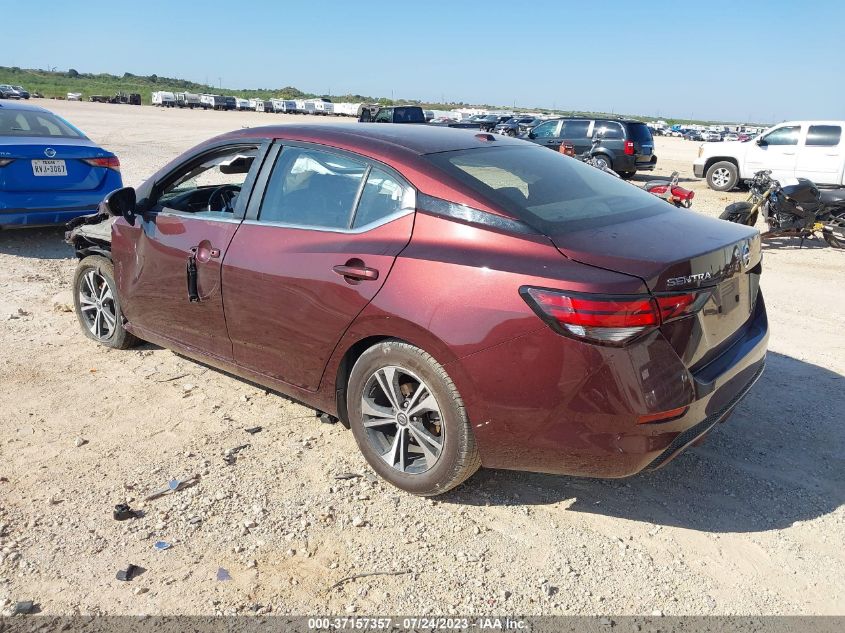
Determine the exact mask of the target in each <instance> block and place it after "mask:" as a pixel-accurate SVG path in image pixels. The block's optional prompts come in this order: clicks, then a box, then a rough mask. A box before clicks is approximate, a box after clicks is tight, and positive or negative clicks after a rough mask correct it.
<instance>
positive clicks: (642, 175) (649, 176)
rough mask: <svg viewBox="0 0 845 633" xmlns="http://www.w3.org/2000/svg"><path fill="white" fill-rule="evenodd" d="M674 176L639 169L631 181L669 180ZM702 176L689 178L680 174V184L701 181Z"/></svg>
mask: <svg viewBox="0 0 845 633" xmlns="http://www.w3.org/2000/svg"><path fill="white" fill-rule="evenodd" d="M671 176H672V173H671V172H670V173H668V174H656V173H654V172H649V171H642V172H640V171H638V172H637V173H636V174H634V175H633V176H631V178H630V179H629V180H630V181H631V182H650V181H652V180H669V178H670V177H671ZM700 181H701V178H687V177H686V176H679V177H678V184H681V183H684V182H700Z"/></svg>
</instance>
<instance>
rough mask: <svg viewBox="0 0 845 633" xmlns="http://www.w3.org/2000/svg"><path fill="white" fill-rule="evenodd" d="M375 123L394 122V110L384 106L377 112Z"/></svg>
mask: <svg viewBox="0 0 845 633" xmlns="http://www.w3.org/2000/svg"><path fill="white" fill-rule="evenodd" d="M373 122H374V123H392V122H393V110H390V109H387V108H383V109H381V110H379V111H378V114H376V118H375V119H373Z"/></svg>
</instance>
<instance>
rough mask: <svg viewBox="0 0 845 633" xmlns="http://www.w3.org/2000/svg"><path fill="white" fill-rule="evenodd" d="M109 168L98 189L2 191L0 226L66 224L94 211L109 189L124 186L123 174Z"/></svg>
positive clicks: (0, 194)
mask: <svg viewBox="0 0 845 633" xmlns="http://www.w3.org/2000/svg"><path fill="white" fill-rule="evenodd" d="M109 171H110V173H108V174H107V175H106V177H105V178H104V179H103V182H102V183H101V184H100V186H99V187H98V188H97V189H91V190H88V191H72V190H58V191H52V192H50V191H39V192H31V191H0V228H12V227H34V226H51V225H55V224H64V223H65V222H68V221H70V220H72V219H73V218H77V217H79V216H81V215H88V214H90V213H95V212H96V211H97V207H98V206H99V204H100V202H102V201H103V199H104V198H105V197H106V196H107V195H108V194H109V193H110V192H112V191H114V190H115V189H120V187H122V186H123V181H122V179H121V177H120V174H118V173H117V172H111V170H109Z"/></svg>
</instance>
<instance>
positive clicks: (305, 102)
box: [296, 99, 317, 114]
mask: <svg viewBox="0 0 845 633" xmlns="http://www.w3.org/2000/svg"><path fill="white" fill-rule="evenodd" d="M296 111H297V112H302V113H303V114H315V113H316V111H317V106H315V105H314V102H313V101H312V100H311V99H297V100H296Z"/></svg>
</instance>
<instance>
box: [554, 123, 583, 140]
mask: <svg viewBox="0 0 845 633" xmlns="http://www.w3.org/2000/svg"><path fill="white" fill-rule="evenodd" d="M589 129H590V122H589V121H564V122H563V132H562V133H561V136H562V137H563V138H566V139H581V138H587V131H588V130H589Z"/></svg>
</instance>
